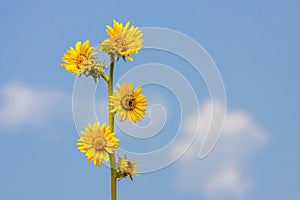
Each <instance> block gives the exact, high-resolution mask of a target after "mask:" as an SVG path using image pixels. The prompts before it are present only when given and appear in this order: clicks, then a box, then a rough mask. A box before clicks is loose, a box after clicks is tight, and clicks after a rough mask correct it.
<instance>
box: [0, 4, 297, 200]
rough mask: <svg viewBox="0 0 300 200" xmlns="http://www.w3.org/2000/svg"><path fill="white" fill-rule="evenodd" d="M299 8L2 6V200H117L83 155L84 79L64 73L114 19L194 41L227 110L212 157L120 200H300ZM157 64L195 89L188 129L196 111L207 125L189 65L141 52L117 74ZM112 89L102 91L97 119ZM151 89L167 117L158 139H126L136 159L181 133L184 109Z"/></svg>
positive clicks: (156, 176) (184, 164)
mask: <svg viewBox="0 0 300 200" xmlns="http://www.w3.org/2000/svg"><path fill="white" fill-rule="evenodd" d="M299 7H300V3H299V2H298V1H296V0H287V1H277V0H273V1H258V0H255V1H248V2H246V1H226V2H221V1H179V0H174V1H170V0H166V1H156V0H154V1H147V2H141V1H126V2H124V1H107V2H104V1H103V2H101V1H65V0H62V1H14V0H12V1H2V2H1V7H0V24H1V27H2V29H1V32H0V40H1V44H2V46H1V54H0V66H1V69H2V74H1V77H0V92H1V96H0V138H1V140H0V146H1V151H0V156H1V158H2V161H1V172H0V188H1V189H0V199H3V200H20V199H26V200H27V199H28V200H35V199H41V198H43V199H45V200H48V199H49V200H50V199H73V200H76V199H83V198H86V199H87V198H90V199H92V198H93V199H103V200H106V199H109V185H108V181H109V177H108V169H107V168H105V167H103V168H96V167H93V166H92V164H91V163H88V162H87V161H86V158H85V157H84V155H82V154H81V153H80V152H78V151H77V150H76V140H77V138H78V135H77V131H76V127H75V125H74V122H73V115H72V107H71V106H72V90H73V84H74V79H75V78H74V75H72V74H69V73H66V72H65V71H64V69H63V68H62V67H61V66H60V64H61V57H62V55H63V53H64V52H65V50H66V49H68V48H69V47H70V46H72V45H74V43H75V42H76V41H78V40H85V39H86V38H90V39H91V43H92V44H93V45H97V44H98V42H100V41H102V40H104V39H105V38H106V33H105V25H106V24H111V23H112V20H113V19H116V20H119V21H122V22H126V21H131V22H132V24H135V25H138V26H139V27H149V26H154V27H164V28H170V29H174V30H176V31H179V32H182V33H184V34H186V35H188V36H190V37H191V38H193V39H194V40H196V41H197V42H198V43H199V44H201V45H202V46H203V47H204V48H205V49H206V50H207V51H208V53H209V54H210V56H211V57H212V59H213V60H214V61H215V63H216V64H217V66H218V69H219V71H220V73H221V75H222V78H223V81H224V85H225V88H226V94H227V110H228V112H227V122H226V125H225V127H224V132H223V134H222V136H221V138H220V140H219V143H218V144H217V146H216V148H215V149H214V150H213V152H212V153H211V154H210V156H209V157H207V158H206V159H204V160H198V159H197V153H198V152H197V151H198V149H199V148H198V147H199V143H196V144H195V146H193V147H192V148H191V149H190V153H189V154H188V155H186V156H184V157H183V158H182V159H180V160H179V161H177V162H175V163H174V164H173V165H170V166H168V167H166V168H164V169H162V170H158V171H155V172H152V173H148V174H143V175H142V176H140V177H137V178H135V180H134V182H133V183H131V182H130V181H129V180H123V181H121V182H120V183H119V191H118V195H119V199H145V200H148V199H149V200H150V199H154V198H155V199H156V198H157V199H163V198H170V199H171V198H172V199H175V200H176V199H191V200H198V199H208V200H210V199H257V200H260V199H261V200H263V199H273V200H277V199H278V200H281V199H289V200H296V199H299V198H300V192H299V190H298V187H299V183H298V180H299V179H300V173H299V169H300V161H299V158H298V152H299V151H300V146H299V145H298V140H299V139H300V136H299V134H298V132H299V131H298V130H299V128H298V123H299V120H300V114H299V106H298V102H299V101H300V94H299V89H298V87H299V85H300V84H299V78H300V77H299V75H300V69H299V65H300V61H299V56H298V53H299V52H300V38H299V35H300V28H299V27H300V22H299V18H300V12H299ZM174 42H176V41H174ZM150 62H157V63H162V64H167V65H169V66H170V67H173V68H174V69H176V70H178V71H179V72H180V73H181V74H183V75H184V76H186V78H187V79H188V80H190V83H191V84H192V85H194V86H195V90H196V91H197V97H198V99H199V103H200V113H191V116H190V118H189V119H184V121H183V123H184V124H186V126H187V132H188V124H189V123H192V124H194V123H195V121H194V117H196V116H198V114H199V116H200V119H201V120H202V121H201V122H205V120H206V119H207V117H208V116H209V111H208V110H209V109H208V108H209V103H208V102H207V100H208V97H209V96H208V92H207V91H205V83H204V82H203V79H202V78H201V77H198V78H197V77H195V76H196V75H194V74H193V70H192V69H191V66H189V65H188V63H186V62H184V61H182V60H180V59H179V58H176V57H174V56H172V55H170V54H166V53H163V52H159V51H156V52H155V51H153V52H152V51H147V50H145V51H141V52H140V53H139V54H138V55H134V62H133V63H129V62H128V63H126V64H124V63H120V64H119V65H120V70H119V71H118V72H116V77H117V78H119V77H121V76H122V74H123V73H125V72H126V71H128V70H129V69H131V68H133V67H134V66H136V65H138V64H143V63H150ZM116 80H117V79H116ZM102 86H103V85H101V83H100V85H99V88H97V92H98V91H99V92H98V93H99V96H97V99H98V100H97V106H96V108H99V110H101V109H100V108H102V107H101V106H102V105H104V104H103V102H102V101H104V100H103V98H104V95H105V93H101V91H102V90H101V89H102V88H103V87H102ZM144 91H145V94H146V95H147V97H148V98H149V103H150V105H152V104H156V103H158V104H162V105H164V106H165V109H166V111H167V112H168V117H169V118H168V119H167V120H166V125H165V127H164V128H163V129H162V130H161V133H160V135H159V136H157V137H156V138H152V139H151V140H149V141H148V142H147V140H146V141H145V140H140V141H139V140H137V141H136V140H133V139H132V138H130V137H126V136H120V137H122V140H123V141H124V140H125V141H126V140H128V143H126V142H125V141H124V147H126V148H128V149H130V150H138V149H137V148H138V147H141V149H140V151H147V150H153V149H155V148H159V147H160V146H162V145H163V144H165V143H168V141H169V140H170V138H172V137H173V135H172V134H173V132H172V129H173V128H174V127H176V126H177V125H178V118H176V117H177V116H178V115H179V113H180V111H179V110H178V102H177V101H176V99H175V98H174V96H172V94H171V92H169V91H165V90H164V89H163V88H161V87H156V86H155V85H154V86H151V85H150V86H147V87H145V90H144ZM100 93H101V94H100ZM97 95H98V94H97ZM187 98H189V97H187ZM97 114H98V115H99V116H100V119H105V116H104V114H102V113H101V112H99V113H97ZM154 116H155V115H154ZM146 120H149V116H147V117H146ZM201 125H203V123H201ZM201 128H202V129H205V127H202V126H201ZM202 129H201V130H202ZM139 142H140V143H139ZM131 144H132V145H131ZM135 144H137V146H134V145H135ZM197 145H198V146H197ZM134 147H137V148H134Z"/></svg>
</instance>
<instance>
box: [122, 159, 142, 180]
mask: <svg viewBox="0 0 300 200" xmlns="http://www.w3.org/2000/svg"><path fill="white" fill-rule="evenodd" d="M118 157H119V158H118V163H117V168H118V172H117V173H118V174H117V176H118V178H119V179H122V178H125V177H127V176H129V178H130V179H131V180H132V176H139V174H135V172H137V170H136V166H137V165H138V163H137V162H134V163H133V162H131V161H130V160H129V159H128V158H127V157H126V155H125V157H124V158H121V157H120V156H118Z"/></svg>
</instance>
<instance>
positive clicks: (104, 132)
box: [77, 122, 119, 166]
mask: <svg viewBox="0 0 300 200" xmlns="http://www.w3.org/2000/svg"><path fill="white" fill-rule="evenodd" d="M81 135H82V137H81V138H79V139H78V143H77V145H78V150H79V151H81V152H84V153H85V155H86V156H87V159H88V161H89V162H91V161H92V160H93V161H94V165H95V166H101V164H102V160H104V161H106V162H108V160H109V154H111V153H113V152H114V150H115V149H116V148H118V147H119V144H118V142H119V139H117V138H115V136H114V135H115V133H114V132H111V129H110V127H109V126H108V127H106V124H105V123H104V124H103V125H102V127H100V123H99V122H97V123H94V125H93V126H92V125H91V124H88V127H87V128H85V132H84V131H82V132H81Z"/></svg>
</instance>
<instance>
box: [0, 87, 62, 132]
mask: <svg viewBox="0 0 300 200" xmlns="http://www.w3.org/2000/svg"><path fill="white" fill-rule="evenodd" d="M0 99H1V101H0V124H1V128H6V129H7V128H9V129H18V128H20V127H23V126H33V127H40V126H43V125H45V123H48V122H49V120H50V119H54V118H55V117H58V118H59V116H60V115H62V113H63V110H62V109H63V108H64V107H65V106H66V101H67V97H66V95H65V94H64V93H63V92H61V91H58V90H54V89H49V88H39V87H30V86H27V85H24V84H22V83H20V82H10V83H8V84H6V85H3V86H2V87H1V88H0ZM61 118H63V117H61Z"/></svg>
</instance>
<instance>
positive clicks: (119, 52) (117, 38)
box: [100, 20, 144, 61]
mask: <svg viewBox="0 0 300 200" xmlns="http://www.w3.org/2000/svg"><path fill="white" fill-rule="evenodd" d="M129 25H130V22H127V24H126V25H125V26H123V24H122V23H118V22H117V21H115V20H114V26H113V27H111V26H108V25H107V26H106V32H107V34H108V36H109V38H108V39H107V40H104V41H103V42H100V45H101V48H100V50H101V51H104V52H106V53H108V54H113V55H115V56H117V59H119V58H120V57H122V58H123V59H125V57H127V58H128V60H130V61H133V59H132V58H131V57H130V55H131V54H137V53H138V51H139V50H140V49H141V48H143V46H142V43H143V41H144V40H143V39H142V36H143V33H142V31H141V30H140V29H139V28H138V27H134V26H131V27H130V28H129Z"/></svg>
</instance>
